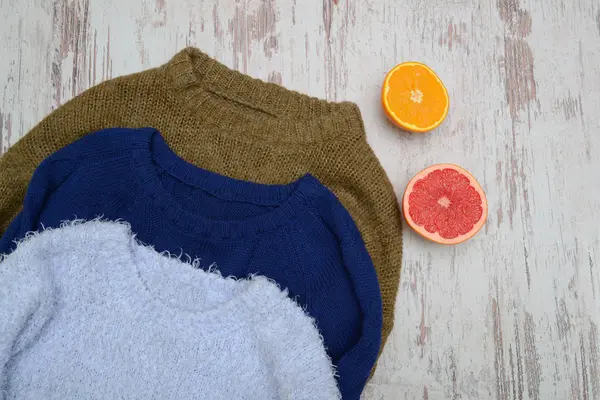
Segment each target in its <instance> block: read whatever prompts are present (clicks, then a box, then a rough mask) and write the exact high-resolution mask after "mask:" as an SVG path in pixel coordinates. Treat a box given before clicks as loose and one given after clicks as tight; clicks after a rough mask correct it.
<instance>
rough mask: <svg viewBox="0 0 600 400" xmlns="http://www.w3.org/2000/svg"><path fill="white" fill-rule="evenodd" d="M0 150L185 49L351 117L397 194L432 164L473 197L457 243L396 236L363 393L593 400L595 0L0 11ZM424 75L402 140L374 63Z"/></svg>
mask: <svg viewBox="0 0 600 400" xmlns="http://www.w3.org/2000/svg"><path fill="white" fill-rule="evenodd" d="M0 5H1V12H0V18H1V23H0V44H1V46H2V49H3V57H2V61H1V62H0V91H1V92H0V95H1V98H0V101H1V103H0V152H3V151H5V150H6V149H7V148H8V147H9V146H11V145H12V144H14V143H15V142H16V141H17V140H18V139H19V138H20V137H21V136H23V135H24V134H25V133H27V131H28V130H29V129H30V128H31V127H32V126H33V125H34V124H36V123H37V122H38V121H39V120H40V119H41V118H43V117H44V116H45V115H46V114H47V113H48V112H50V111H51V110H52V109H54V108H56V107H58V106H60V105H61V104H63V103H64V102H65V101H67V100H69V99H70V98H72V97H73V96H75V95H77V94H78V93H81V92H82V91H83V90H85V89H87V88H89V87H90V86H92V85H94V84H97V83H99V82H101V81H103V80H106V79H110V78H112V77H116V76H120V75H123V74H127V73H132V72H137V71H140V70H142V69H145V68H149V67H152V66H156V65H159V64H161V63H163V62H165V61H166V60H168V59H169V58H170V57H171V56H172V55H173V54H174V53H175V52H176V51H177V50H179V49H181V48H183V47H184V46H187V45H194V46H198V47H200V48H201V49H203V50H204V51H206V52H208V53H209V54H211V55H213V56H214V57H216V58H217V59H219V60H221V61H222V62H224V63H225V64H227V65H229V66H231V67H233V68H236V69H239V70H240V71H242V72H245V73H248V74H251V75H253V76H255V77H258V78H261V79H264V80H269V81H272V82H276V83H281V84H283V85H285V86H287V87H288V88H291V89H295V90H299V91H302V92H306V93H309V94H311V95H314V96H319V97H326V98H328V99H332V100H351V101H355V102H357V103H358V104H359V106H360V107H361V110H362V112H363V117H364V120H365V125H366V128H367V133H368V138H369V141H370V143H371V145H372V146H373V148H374V149H375V152H376V153H377V155H378V156H379V158H380V160H381V162H382V164H383V165H384V167H385V169H386V171H387V172H388V174H389V176H390V179H391V181H392V182H393V184H394V187H395V189H396V192H397V194H398V195H399V196H400V195H401V193H402V191H403V189H404V186H405V185H406V183H407V182H408V180H409V179H410V177H411V176H412V175H414V174H415V173H416V172H418V171H419V170H421V169H422V168H424V167H426V166H428V165H430V164H433V163H439V162H453V163H457V164H460V165H462V166H464V167H465V168H467V169H468V170H470V171H471V172H472V173H473V174H474V175H475V176H476V177H477V178H478V180H479V181H480V183H481V184H482V185H483V186H484V188H485V190H486V192H487V195H488V202H489V206H490V215H489V220H488V223H487V224H486V226H485V228H484V230H483V231H482V232H481V233H480V234H479V235H478V236H476V237H475V238H474V239H473V240H471V241H469V242H467V243H465V244H464V245H459V246H455V247H443V246H439V245H435V244H431V243H426V242H424V241H423V240H422V239H421V238H419V237H418V236H417V235H415V234H414V233H412V232H410V231H409V230H408V228H407V229H406V230H405V234H404V240H405V242H404V254H405V258H404V262H403V273H402V277H401V290H400V294H399V296H398V299H397V312H396V327H395V329H394V331H393V334H392V337H391V338H390V339H389V341H388V343H387V346H386V348H385V352H384V354H383V356H382V359H381V362H380V365H379V368H378V370H377V372H376V374H375V376H374V378H373V379H372V381H371V383H370V384H369V386H368V388H367V390H366V393H365V395H364V397H365V398H366V399H499V400H503V399H540V400H546V399H559V400H562V399H581V400H588V399H600V344H599V343H600V333H599V330H598V326H599V324H600V272H599V267H598V265H599V262H600V259H599V244H600V228H599V226H600V224H599V223H598V220H599V210H600V189H599V188H598V186H597V183H598V182H600V157H598V152H599V150H600V149H599V146H600V139H599V138H598V132H599V131H600V117H599V116H598V111H599V110H600V68H598V65H600V45H599V43H600V4H599V3H598V2H597V1H596V0H494V1H491V2H485V1H464V0H429V1H426V2H422V1H418V0H403V1H394V0H380V1H374V0H339V1H334V0H323V1H322V2H321V1H312V2H300V1H298V0H288V1H280V0H262V1H261V0H237V1H234V0H228V1H216V0H206V1H202V2H200V1H192V0H179V1H174V0H152V1H151V0H131V1H128V2H123V1H118V0H101V1H100V0H98V1H90V0H54V1H46V2H26V1H17V0H0ZM407 60H418V61H422V62H425V63H427V64H428V65H430V66H431V67H432V68H433V69H434V70H435V71H436V72H438V74H439V75H440V76H441V78H442V79H443V80H444V82H445V83H446V85H447V87H448V90H449V93H450V94H451V102H452V104H451V111H450V115H449V117H448V119H447V121H446V122H445V123H444V124H443V125H442V126H441V127H440V128H439V129H437V130H436V131H435V132H432V133H429V134H425V135H419V134H407V133H403V132H400V131H398V130H397V129H395V128H394V127H393V126H392V125H391V124H390V123H388V122H387V121H386V119H385V117H384V114H383V112H382V110H381V107H380V105H379V94H380V84H381V81H382V78H383V77H384V75H385V73H386V71H388V70H389V69H390V68H392V67H393V66H394V65H395V64H397V63H399V62H401V61H407Z"/></svg>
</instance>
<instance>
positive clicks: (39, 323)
mask: <svg viewBox="0 0 600 400" xmlns="http://www.w3.org/2000/svg"><path fill="white" fill-rule="evenodd" d="M36 254H39V249H35V248H32V247H31V246H30V244H28V243H23V244H21V245H19V248H18V249H17V250H15V252H13V253H12V254H11V255H9V256H6V257H5V258H4V260H3V261H1V260H2V258H0V388H3V387H4V386H5V384H6V381H7V373H8V371H7V365H8V363H9V362H10V360H11V358H12V357H13V356H14V355H15V354H17V353H18V352H19V351H21V350H22V349H23V348H24V347H25V346H26V345H28V344H29V343H30V341H31V340H32V339H33V338H34V337H35V336H36V335H37V334H38V333H39V331H40V329H41V328H42V327H43V325H44V323H46V321H48V318H49V316H50V313H51V310H52V305H53V300H52V296H51V295H50V294H51V279H50V274H49V273H48V271H47V270H46V269H45V268H44V266H43V265H41V262H42V261H41V260H42V258H41V257H36ZM3 394H5V392H2V391H0V399H4V397H3Z"/></svg>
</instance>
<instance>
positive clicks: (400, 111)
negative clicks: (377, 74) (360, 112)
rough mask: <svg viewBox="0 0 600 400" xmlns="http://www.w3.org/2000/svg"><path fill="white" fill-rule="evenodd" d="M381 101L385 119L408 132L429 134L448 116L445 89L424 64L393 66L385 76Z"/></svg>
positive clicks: (409, 63) (448, 104) (448, 105)
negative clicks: (386, 117) (385, 115)
mask: <svg viewBox="0 0 600 400" xmlns="http://www.w3.org/2000/svg"><path fill="white" fill-rule="evenodd" d="M381 102H382V103H383V109H384V110H385V113H386V114H387V116H388V118H389V119H390V120H391V121H392V122H393V123H394V124H396V125H398V126H399V127H400V128H402V129H405V130H407V131H411V132H429V131H430V130H432V129H435V128H437V127H438V126H439V125H440V124H441V123H442V121H444V119H445V118H446V116H447V115H448V108H449V107H450V99H449V98H448V91H447V90H446V87H445V86H444V84H443V83H442V81H441V80H440V78H438V76H437V75H436V74H435V72H433V70H432V69H431V68H429V67H428V66H427V65H425V64H421V63H418V62H406V63H402V64H398V65H396V66H395V67H394V68H393V69H392V70H391V71H390V72H388V74H387V75H386V77H385V80H384V81H383V87H382V90H381Z"/></svg>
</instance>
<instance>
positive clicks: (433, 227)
mask: <svg viewBox="0 0 600 400" xmlns="http://www.w3.org/2000/svg"><path fill="white" fill-rule="evenodd" d="M487 210H488V207H487V200H486V197H485V193H484V192H483V189H482V188H481V186H480V185H479V183H477V181H476V180H475V178H474V177H473V175H471V174H470V173H468V172H467V171H466V170H465V169H463V168H461V167H459V166H458V165H453V164H436V165H432V166H431V167H428V168H425V169H424V170H423V171H421V172H419V173H418V174H417V175H416V176H415V177H414V178H412V179H411V180H410V182H408V186H406V190H405V191H404V197H403V199H402V211H403V212H404V218H405V219H406V222H407V223H408V225H410V227H411V228H413V229H414V230H415V231H416V232H417V233H418V234H419V235H421V236H423V237H425V238H426V239H429V240H432V241H434V242H437V243H441V244H457V243H462V242H464V241H465V240H468V239H470V238H472V237H473V236H474V235H475V234H476V233H477V232H478V231H479V230H480V229H481V227H482V226H483V224H484V223H485V220H486V218H487Z"/></svg>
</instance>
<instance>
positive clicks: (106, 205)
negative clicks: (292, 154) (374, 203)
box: [0, 128, 382, 399]
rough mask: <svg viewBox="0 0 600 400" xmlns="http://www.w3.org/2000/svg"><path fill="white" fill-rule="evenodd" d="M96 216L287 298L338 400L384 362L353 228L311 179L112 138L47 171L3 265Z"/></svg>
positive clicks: (66, 156)
mask: <svg viewBox="0 0 600 400" xmlns="http://www.w3.org/2000/svg"><path fill="white" fill-rule="evenodd" d="M273 168H277V166H273ZM97 217H102V218H105V219H109V220H116V219H121V220H124V221H127V222H129V223H130V224H131V226H132V229H133V231H134V232H135V233H136V235H137V238H138V239H139V240H140V241H142V242H144V243H146V244H150V245H153V246H154V247H155V249H156V250H158V251H168V252H170V253H174V254H177V255H179V254H181V255H183V256H186V257H187V256H189V257H191V258H200V260H201V261H200V264H201V266H202V267H203V268H211V267H214V268H217V269H218V270H219V271H221V273H222V274H223V275H226V276H228V275H231V276H235V277H246V276H248V275H249V274H260V275H265V276H267V277H269V278H271V279H273V280H274V281H276V282H277V283H278V284H279V285H280V286H281V287H282V288H287V289H288V290H289V295H290V297H292V298H295V299H296V300H297V301H298V303H299V304H301V305H303V306H304V307H306V310H307V312H308V313H309V314H310V315H311V316H312V317H313V318H315V320H316V323H317V326H318V328H319V330H320V331H321V334H322V335H323V338H324V342H325V346H326V349H327V352H328V354H329V356H330V357H331V358H332V360H333V362H334V364H335V365H336V367H337V372H338V375H339V378H338V384H339V386H340V390H341V392H342V394H343V398H344V399H358V398H359V396H360V393H361V391H362V389H363V387H364V385H365V383H366V380H367V378H368V376H369V373H370V371H371V368H372V367H373V365H374V364H375V361H376V359H377V354H378V351H379V346H380V341H381V339H380V338H381V324H382V306H381V295H380V292H379V285H378V282H377V276H376V274H375V270H374V268H373V264H372V262H371V259H370V257H369V255H368V253H367V251H366V249H365V246H364V243H363V241H362V238H361V236H360V233H359V231H358V229H357V228H356V226H355V224H354V222H353V220H352V218H351V217H350V215H349V214H348V212H347V211H346V209H345V208H344V207H343V206H342V205H341V203H340V202H339V201H338V200H337V198H336V197H335V195H334V194H333V193H331V192H330V191H329V190H328V189H327V188H325V187H324V186H323V185H322V184H321V183H320V182H319V181H318V180H317V179H316V178H314V177H312V176H311V175H305V176H303V177H301V178H299V179H298V180H297V181H295V182H292V183H290V184H287V185H261V184H257V183H251V182H245V181H240V180H235V179H232V178H228V177H225V176H222V175H218V174H215V173H213V172H210V171H207V170H203V169H201V168H198V167H196V166H194V165H192V164H190V163H187V162H186V161H184V160H183V159H181V158H179V157H178V156H177V155H176V154H175V153H174V152H173V151H172V150H171V149H170V148H169V147H168V146H167V144H166V143H165V141H164V139H163V138H162V136H161V135H160V133H159V132H158V131H156V130H154V129H151V128H143V129H126V128H113V129H106V130H103V131H99V132H96V133H92V134H89V135H87V136H85V137H84V138H83V139H80V140H79V141H77V142H75V143H73V144H71V145H69V146H67V147H65V148H63V149H62V150H60V151H58V152H56V153H55V154H53V155H52V156H50V157H48V158H47V159H46V160H45V161H44V162H43V163H42V164H40V166H39V167H38V169H37V170H36V172H35V174H34V175H33V178H32V179H31V182H30V184H29V188H28V192H27V195H26V197H25V202H24V205H23V210H22V211H21V213H20V214H19V215H18V216H17V218H16V219H15V220H14V221H13V222H12V224H11V225H10V226H9V228H8V230H7V231H6V232H5V234H4V236H3V237H2V238H1V239H0V254H1V253H8V252H10V251H11V250H12V249H13V248H14V247H15V243H14V241H15V240H18V239H21V238H23V237H24V236H25V234H26V233H27V232H28V231H37V230H40V229H43V228H44V227H46V228H48V227H58V226H60V224H61V222H62V221H65V220H72V219H75V218H80V219H86V220H88V219H93V218H97Z"/></svg>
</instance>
